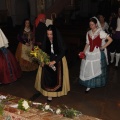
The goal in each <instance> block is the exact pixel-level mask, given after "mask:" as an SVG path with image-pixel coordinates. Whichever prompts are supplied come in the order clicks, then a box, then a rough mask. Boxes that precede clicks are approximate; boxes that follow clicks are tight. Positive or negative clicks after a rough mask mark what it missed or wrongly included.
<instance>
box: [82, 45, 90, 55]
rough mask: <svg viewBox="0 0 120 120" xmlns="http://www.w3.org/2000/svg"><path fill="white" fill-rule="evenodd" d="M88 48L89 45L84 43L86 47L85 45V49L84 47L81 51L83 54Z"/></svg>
mask: <svg viewBox="0 0 120 120" xmlns="http://www.w3.org/2000/svg"><path fill="white" fill-rule="evenodd" d="M88 46H89V44H87V43H86V45H85V47H84V50H83V52H84V53H85V52H86V50H87V48H88Z"/></svg>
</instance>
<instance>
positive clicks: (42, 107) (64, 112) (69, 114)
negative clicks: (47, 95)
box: [38, 104, 82, 118]
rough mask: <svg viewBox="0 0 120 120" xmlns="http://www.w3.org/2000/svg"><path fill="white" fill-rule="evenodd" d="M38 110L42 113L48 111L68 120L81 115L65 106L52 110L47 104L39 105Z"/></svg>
mask: <svg viewBox="0 0 120 120" xmlns="http://www.w3.org/2000/svg"><path fill="white" fill-rule="evenodd" d="M38 109H40V110H42V111H50V112H52V113H54V114H57V115H61V116H64V117H68V118H74V117H78V116H80V115H82V113H81V112H80V111H77V110H75V109H73V108H69V107H67V106H66V105H62V106H57V107H56V108H52V107H50V105H48V104H40V105H38Z"/></svg>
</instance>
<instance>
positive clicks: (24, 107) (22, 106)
mask: <svg viewBox="0 0 120 120" xmlns="http://www.w3.org/2000/svg"><path fill="white" fill-rule="evenodd" d="M29 108H30V105H29V103H28V101H27V100H24V99H20V100H19V101H18V109H21V110H24V111H27V110H28V109H29Z"/></svg>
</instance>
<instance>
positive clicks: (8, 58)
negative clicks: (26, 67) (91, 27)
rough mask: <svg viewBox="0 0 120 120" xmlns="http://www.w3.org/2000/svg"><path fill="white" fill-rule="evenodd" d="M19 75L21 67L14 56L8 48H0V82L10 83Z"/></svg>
mask: <svg viewBox="0 0 120 120" xmlns="http://www.w3.org/2000/svg"><path fill="white" fill-rule="evenodd" d="M20 77H21V69H20V66H19V64H18V62H17V60H16V58H15V57H14V56H13V54H12V53H11V52H10V51H9V50H8V49H6V48H2V49H0V83H2V84H7V83H11V82H14V81H16V80H17V79H18V78H20Z"/></svg>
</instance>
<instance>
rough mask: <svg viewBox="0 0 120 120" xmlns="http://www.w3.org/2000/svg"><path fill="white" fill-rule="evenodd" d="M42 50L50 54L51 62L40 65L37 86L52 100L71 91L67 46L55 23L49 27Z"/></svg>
mask: <svg viewBox="0 0 120 120" xmlns="http://www.w3.org/2000/svg"><path fill="white" fill-rule="evenodd" d="M42 50H43V51H44V52H46V53H47V54H48V55H49V56H50V62H49V64H48V65H42V67H41V66H39V69H38V72H37V76H36V82H35V88H36V89H37V90H38V91H40V92H41V93H42V94H43V95H44V96H47V97H48V101H51V100H52V97H60V96H63V95H67V93H68V91H70V84H69V73H68V66H67V61H66V58H65V46H64V44H63V42H62V38H61V35H60V33H59V31H58V30H57V28H55V26H53V25H49V26H48V28H47V37H46V40H45V41H44V42H43V45H42Z"/></svg>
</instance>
